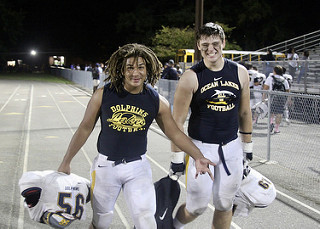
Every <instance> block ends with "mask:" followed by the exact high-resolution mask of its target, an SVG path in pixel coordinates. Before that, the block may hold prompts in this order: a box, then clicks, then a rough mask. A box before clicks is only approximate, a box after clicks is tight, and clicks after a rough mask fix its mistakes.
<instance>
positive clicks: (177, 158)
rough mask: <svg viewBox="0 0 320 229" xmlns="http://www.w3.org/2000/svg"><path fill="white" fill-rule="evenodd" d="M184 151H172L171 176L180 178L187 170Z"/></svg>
mask: <svg viewBox="0 0 320 229" xmlns="http://www.w3.org/2000/svg"><path fill="white" fill-rule="evenodd" d="M185 168H186V166H185V162H184V152H172V157H171V164H170V169H169V177H171V178H176V179H179V177H180V176H181V175H183V174H184V171H185Z"/></svg>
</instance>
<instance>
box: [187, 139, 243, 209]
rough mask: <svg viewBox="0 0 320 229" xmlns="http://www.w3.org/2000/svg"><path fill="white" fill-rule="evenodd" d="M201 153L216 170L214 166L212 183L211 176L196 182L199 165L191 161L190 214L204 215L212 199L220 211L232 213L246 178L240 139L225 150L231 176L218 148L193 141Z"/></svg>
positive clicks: (188, 199)
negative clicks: (225, 167)
mask: <svg viewBox="0 0 320 229" xmlns="http://www.w3.org/2000/svg"><path fill="white" fill-rule="evenodd" d="M192 141H193V142H194V143H195V145H196V146H197V147H198V148H199V149H200V150H201V152H202V154H203V155H204V156H205V157H206V158H208V159H209V160H211V161H212V162H213V163H215V164H216V166H214V167H213V166H210V170H211V172H212V174H213V176H214V181H212V180H211V178H210V176H209V175H208V174H204V175H199V176H198V178H197V179H195V173H196V168H195V163H194V160H193V159H192V158H191V157H189V161H188V164H187V171H186V175H187V177H186V179H187V199H186V209H187V210H188V212H190V213H192V214H195V215H200V214H202V213H203V212H204V210H205V209H206V208H207V206H208V204H209V202H210V200H211V198H212V197H213V204H214V206H215V208H216V209H217V210H220V211H229V210H231V209H232V205H233V200H234V197H235V194H236V192H237V190H238V189H239V188H240V184H241V180H242V174H243V162H242V161H243V151H242V145H241V141H240V140H239V138H237V139H235V140H233V141H231V142H229V143H228V144H227V145H224V146H222V149H223V154H224V158H225V161H226V164H227V167H228V169H229V171H230V173H231V175H230V176H228V175H227V173H226V171H225V169H224V167H223V165H222V161H221V159H220V157H219V154H218V147H219V145H218V144H208V143H203V142H201V141H197V140H192Z"/></svg>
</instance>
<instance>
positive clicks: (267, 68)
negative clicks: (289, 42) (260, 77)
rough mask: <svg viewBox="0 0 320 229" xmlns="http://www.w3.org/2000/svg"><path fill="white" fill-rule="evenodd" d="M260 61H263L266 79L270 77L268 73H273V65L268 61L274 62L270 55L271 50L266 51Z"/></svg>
mask: <svg viewBox="0 0 320 229" xmlns="http://www.w3.org/2000/svg"><path fill="white" fill-rule="evenodd" d="M261 60H262V61H265V70H264V74H265V75H266V77H268V76H269V75H270V73H272V71H273V63H272V62H270V61H275V58H274V56H273V54H272V49H268V50H267V54H266V55H264V56H262V57H261Z"/></svg>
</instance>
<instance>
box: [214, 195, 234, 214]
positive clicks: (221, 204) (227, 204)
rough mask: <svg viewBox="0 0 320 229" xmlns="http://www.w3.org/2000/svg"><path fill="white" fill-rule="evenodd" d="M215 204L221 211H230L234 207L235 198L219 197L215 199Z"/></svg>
mask: <svg viewBox="0 0 320 229" xmlns="http://www.w3.org/2000/svg"><path fill="white" fill-rule="evenodd" d="M213 204H214V207H215V208H216V209H217V210H219V211H230V210H231V209H232V204H233V200H232V199H228V198H226V197H218V198H217V199H216V200H214V201H213Z"/></svg>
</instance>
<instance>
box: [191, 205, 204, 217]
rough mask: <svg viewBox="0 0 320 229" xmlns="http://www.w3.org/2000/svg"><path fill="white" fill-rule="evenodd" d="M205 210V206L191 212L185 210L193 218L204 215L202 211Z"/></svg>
mask: <svg viewBox="0 0 320 229" xmlns="http://www.w3.org/2000/svg"><path fill="white" fill-rule="evenodd" d="M206 209H207V206H204V207H198V208H195V209H193V210H189V209H187V208H186V211H187V212H188V213H189V214H191V215H193V216H195V217H198V216H199V215H202V214H203V213H204V211H205V210H206Z"/></svg>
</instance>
